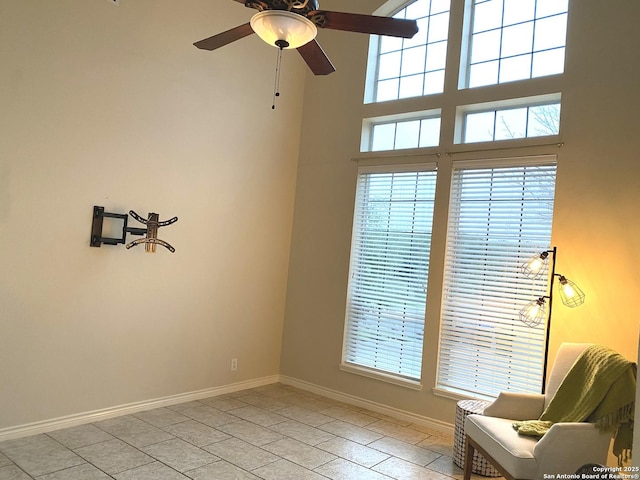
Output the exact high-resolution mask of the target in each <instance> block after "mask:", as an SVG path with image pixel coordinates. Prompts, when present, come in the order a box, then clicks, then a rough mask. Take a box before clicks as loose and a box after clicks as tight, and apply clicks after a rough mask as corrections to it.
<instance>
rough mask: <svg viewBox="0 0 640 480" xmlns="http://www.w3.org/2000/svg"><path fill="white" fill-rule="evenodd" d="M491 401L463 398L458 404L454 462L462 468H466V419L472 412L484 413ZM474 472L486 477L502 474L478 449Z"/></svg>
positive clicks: (454, 435)
mask: <svg viewBox="0 0 640 480" xmlns="http://www.w3.org/2000/svg"><path fill="white" fill-rule="evenodd" d="M490 403H491V402H487V401H485V400H461V401H459V402H458V404H457V406H456V423H455V428H454V433H453V462H454V463H455V464H456V465H457V466H458V467H460V468H464V456H465V448H464V446H465V445H464V438H465V435H464V419H465V418H466V416H467V415H471V414H472V413H477V414H482V412H483V411H484V409H485V408H486V407H487V406H488V405H489V404H490ZM471 471H472V472H473V473H477V474H479V475H483V476H485V477H499V476H500V475H501V474H500V472H498V471H497V470H496V469H495V468H493V466H492V465H491V464H490V463H489V462H487V461H486V460H485V458H484V457H483V456H482V455H480V454H479V453H478V452H477V451H476V452H474V454H473V468H472V469H471Z"/></svg>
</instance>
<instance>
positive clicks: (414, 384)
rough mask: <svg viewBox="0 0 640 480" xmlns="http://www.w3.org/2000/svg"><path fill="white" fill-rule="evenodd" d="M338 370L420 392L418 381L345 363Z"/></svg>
mask: <svg viewBox="0 0 640 480" xmlns="http://www.w3.org/2000/svg"><path fill="white" fill-rule="evenodd" d="M340 370H342V371H343V372H349V373H354V374H356V375H362V376H363V377H368V378H373V379H374V380H380V381H381V382H387V383H391V384H393V385H398V386H399V387H405V388H410V389H411V390H418V391H420V390H422V383H420V381H419V380H410V379H408V378H404V377H398V376H395V375H391V374H389V373H384V372H380V371H378V370H371V369H368V368H364V367H358V366H356V365H350V364H346V363H341V364H340Z"/></svg>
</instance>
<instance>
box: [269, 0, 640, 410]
mask: <svg viewBox="0 0 640 480" xmlns="http://www.w3.org/2000/svg"><path fill="white" fill-rule="evenodd" d="M348 3H349V5H348V7H347V6H345V5H344V2H339V1H337V0H334V1H329V0H325V1H323V2H322V6H323V7H324V8H327V9H331V8H333V9H339V10H344V9H346V8H349V9H351V10H352V11H358V12H361V13H371V12H372V11H373V9H374V8H376V7H378V6H380V5H382V3H383V2H382V1H381V0H376V1H375V2H371V0H353V1H350V2H348ZM452 4H453V6H452V9H453V10H452V11H453V12H454V14H455V15H459V14H460V13H461V10H462V2H461V1H460V0H458V1H454V2H452ZM638 18H640V3H637V2H632V1H629V0H613V1H610V2H603V1H601V0H572V2H571V4H570V21H569V33H568V39H567V51H568V53H567V55H568V57H567V58H568V59H567V65H566V74H565V76H564V77H565V78H564V79H561V80H559V79H557V78H546V79H540V80H538V81H537V82H538V86H539V88H540V91H541V92H546V93H551V92H555V91H558V89H559V88H560V89H562V95H563V97H562V127H561V128H562V135H561V140H562V141H563V142H565V146H564V147H563V148H562V149H557V148H555V147H534V148H518V149H514V150H512V151H500V153H499V154H498V155H499V156H508V155H510V154H514V155H522V154H529V153H532V154H533V153H554V154H557V155H558V162H559V167H558V178H557V196H556V207H555V208H556V215H555V221H554V226H553V244H554V245H557V246H558V248H559V255H558V271H560V272H562V273H563V274H565V275H567V276H568V277H570V278H572V279H573V280H575V281H576V282H577V283H578V284H579V285H580V286H581V287H583V289H584V290H585V292H586V295H587V302H586V304H585V305H584V306H583V307H581V308H578V309H575V310H571V309H567V308H565V307H563V306H562V305H558V306H557V307H556V308H555V309H554V318H553V322H554V323H553V328H552V333H551V357H552V358H553V356H554V355H555V351H556V349H557V347H558V345H559V343H560V342H563V341H577V342H598V343H603V344H606V345H609V346H610V347H612V348H614V349H617V350H618V351H620V352H621V353H622V354H624V355H625V356H627V357H629V358H632V359H635V358H637V349H638V324H639V322H638V320H639V314H638V309H637V308H636V307H635V300H636V297H637V295H638V292H640V269H639V268H638V266H639V265H640V243H639V240H638V238H640V223H638V222H637V215H638V214H637V212H638V210H639V207H640V163H638V151H640V135H638V111H637V107H638V105H639V100H640V94H639V93H638V92H639V90H638V84H637V81H638V78H640V63H639V62H637V61H636V60H637V56H638V53H637V52H638V51H639V49H640V36H639V34H638V29H637V19H638ZM459 33H460V32H452V34H451V37H450V41H451V42H452V45H453V43H455V42H457V41H459V40H456V39H457V38H459ZM320 38H321V42H322V44H323V46H324V47H325V50H326V51H327V53H328V54H329V55H330V56H331V58H332V60H334V63H335V64H336V67H337V69H338V71H337V73H336V74H334V75H332V76H331V77H329V78H315V79H312V80H310V81H308V83H307V87H306V91H305V99H304V115H303V124H302V125H303V135H302V145H301V153H300V162H299V169H298V181H297V193H296V205H295V216H294V228H293V237H292V247H291V257H290V270H289V282H288V295H287V303H286V316H285V328H284V337H283V350H282V363H281V371H282V374H283V375H286V376H290V377H293V378H297V379H300V380H304V381H307V382H310V383H312V384H316V385H320V386H322V387H324V388H328V389H333V390H336V391H339V392H343V393H345V394H349V395H355V396H357V397H362V398H366V399H368V400H371V401H374V402H379V403H383V404H386V405H389V406H392V407H395V408H399V409H403V410H407V411H409V412H412V413H415V414H418V415H423V416H425V417H430V418H433V419H436V420H441V421H445V422H453V416H454V410H455V401H454V400H452V399H447V398H443V397H438V396H436V395H434V394H433V393H432V388H433V386H434V383H435V374H436V359H437V348H438V333H439V299H440V296H441V280H442V279H441V275H439V272H440V271H441V267H442V264H443V258H444V248H445V229H446V205H442V204H440V205H436V213H435V215H436V220H435V226H434V234H433V243H432V255H431V277H430V281H429V293H428V307H427V318H426V329H425V337H426V338H425V346H424V347H425V348H424V366H423V384H424V388H423V389H422V391H419V392H417V391H413V390H408V389H405V388H402V387H398V386H394V385H390V384H387V383H382V382H379V381H377V380H373V379H369V378H365V377H361V376H357V375H353V374H351V373H347V372H343V371H340V370H339V368H338V366H339V364H340V361H341V349H342V336H343V328H344V311H345V301H346V287H347V277H348V269H349V264H348V262H349V248H350V237H351V221H352V214H353V202H354V194H355V181H356V173H357V164H356V162H354V161H352V160H351V159H352V158H354V157H357V156H358V152H359V145H360V130H361V121H362V118H363V117H367V116H373V115H377V114H381V113H384V114H388V113H393V109H394V107H393V106H392V105H382V106H372V105H365V106H363V105H362V98H363V89H364V81H365V78H364V72H365V68H366V56H367V48H368V41H367V38H366V36H358V35H354V34H349V33H342V32H321V37H320ZM453 50H454V49H450V53H451V52H452V51H453ZM451 60H453V61H454V62H455V61H456V60H457V59H455V58H453V57H451ZM455 87H456V80H455V78H454V77H453V76H449V77H448V78H447V88H448V89H453V90H455ZM507 88H508V90H509V94H510V95H514V96H518V95H523V94H525V91H524V90H523V89H522V88H521V86H519V84H517V83H515V84H512V85H510V86H508V87H507ZM481 90H482V89H478V90H477V91H481ZM477 91H476V92H474V91H466V92H460V93H459V94H458V97H457V98H458V101H459V102H461V103H463V104H464V103H475V102H478V101H483V100H484V99H485V97H480V96H479V95H478V93H477ZM487 91H489V90H487ZM496 95H497V94H496ZM496 98H499V97H498V96H496ZM401 103H402V107H403V108H406V109H408V110H424V109H429V108H434V107H436V106H438V105H439V104H438V99H437V98H434V97H431V98H419V99H409V100H404V101H403V102H401ZM454 110H455V104H453V103H451V102H450V101H449V100H445V103H444V105H443V131H444V132H445V133H444V135H443V143H442V145H441V146H440V147H439V148H438V150H439V151H441V152H447V151H452V150H456V149H460V147H459V146H456V145H453V144H452V135H451V133H450V131H451V130H450V128H448V127H450V126H451V125H452V123H453V112H454ZM523 145H527V144H524V143H523V144H519V146H523ZM488 155H489V154H488ZM488 155H487V156H488ZM492 155H494V156H495V155H497V154H496V153H495V152H494V153H493V154H492ZM477 156H480V157H481V156H482V155H477ZM432 159H433V158H430V160H432ZM450 169H451V159H450V158H448V157H446V156H443V157H442V158H441V159H440V160H439V175H440V176H441V181H440V183H439V184H438V188H442V189H447V188H448V184H447V180H446V178H447V175H448V173H449V171H450ZM442 179H444V180H442Z"/></svg>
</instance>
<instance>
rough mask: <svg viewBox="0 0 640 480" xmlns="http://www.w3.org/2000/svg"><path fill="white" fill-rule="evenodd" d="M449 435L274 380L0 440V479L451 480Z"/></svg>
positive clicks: (457, 473) (457, 472)
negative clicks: (238, 389) (163, 406)
mask: <svg viewBox="0 0 640 480" xmlns="http://www.w3.org/2000/svg"><path fill="white" fill-rule="evenodd" d="M452 444H453V441H452V438H451V437H447V436H446V435H443V434H442V433H438V432H435V431H430V430H429V429H425V428H424V427H422V426H419V425H415V424H411V423H409V422H403V421H401V420H397V419H394V418H390V417H387V416H384V415H380V414H378V413H374V412H371V411H369V410H365V409H362V408H358V407H354V406H351V405H347V404H344V403H341V402H337V401H333V400H330V399H328V398H325V397H321V396H319V395H315V394H312V393H309V392H306V391H303V390H299V389H296V388H293V387H290V386H285V385H281V384H274V385H267V386H264V387H259V388H254V389H251V390H244V391H241V392H236V393H233V394H229V395H224V396H218V397H212V398H208V399H205V400H200V401H195V402H188V403H183V404H179V405H174V406H170V407H166V408H158V409H155V410H148V411H145V412H141V413H137V414H133V415H126V416H122V417H117V418H113V419H109V420H103V421H99V422H95V423H92V424H87V425H81V426H78V427H73V428H67V429H63V430H57V431H54V432H50V433H47V434H41V435H34V436H31V437H25V438H20V439H16V440H9V441H5V442H1V443H0V480H29V479H35V480H105V479H116V480H181V479H193V480H259V479H263V480H326V479H332V480H369V479H370V480H389V479H391V478H393V479H398V480H414V479H415V480H424V479H426V480H451V479H452V478H456V479H461V478H462V471H461V470H460V469H459V468H458V467H456V466H455V465H454V463H453V461H452V459H451V455H452Z"/></svg>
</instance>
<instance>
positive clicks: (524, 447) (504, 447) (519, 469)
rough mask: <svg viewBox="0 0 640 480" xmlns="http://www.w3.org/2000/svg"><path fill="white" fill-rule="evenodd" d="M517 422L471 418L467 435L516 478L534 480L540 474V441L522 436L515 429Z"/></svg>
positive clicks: (466, 421) (466, 422)
mask: <svg viewBox="0 0 640 480" xmlns="http://www.w3.org/2000/svg"><path fill="white" fill-rule="evenodd" d="M513 422H514V420H511V419H507V418H496V417H485V416H483V415H469V416H467V417H466V419H465V427H464V428H465V434H466V435H469V437H471V438H472V439H473V440H475V441H476V443H478V444H479V445H480V446H481V447H482V448H483V449H484V450H485V451H486V452H487V453H488V454H489V455H491V457H493V459H494V460H495V461H496V462H497V463H498V464H500V466H501V467H502V468H504V469H505V470H506V471H507V472H509V473H510V474H511V476H513V477H514V478H519V479H520V478H521V479H533V478H535V477H536V474H537V463H536V459H535V457H534V456H533V449H534V447H535V446H536V443H537V440H536V439H535V438H532V437H524V436H521V435H518V432H516V431H515V430H514V428H513V426H512V424H513ZM489 432H490V433H489Z"/></svg>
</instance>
